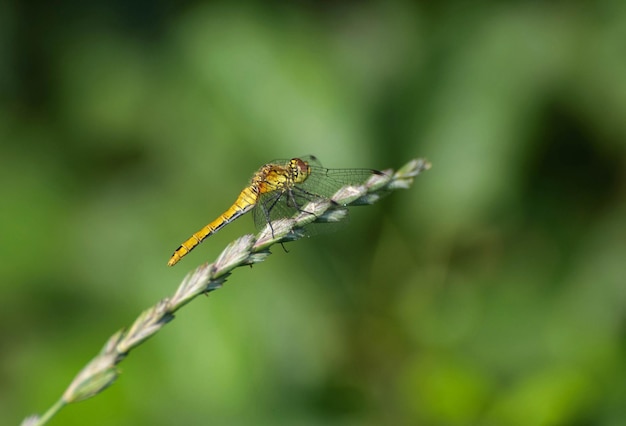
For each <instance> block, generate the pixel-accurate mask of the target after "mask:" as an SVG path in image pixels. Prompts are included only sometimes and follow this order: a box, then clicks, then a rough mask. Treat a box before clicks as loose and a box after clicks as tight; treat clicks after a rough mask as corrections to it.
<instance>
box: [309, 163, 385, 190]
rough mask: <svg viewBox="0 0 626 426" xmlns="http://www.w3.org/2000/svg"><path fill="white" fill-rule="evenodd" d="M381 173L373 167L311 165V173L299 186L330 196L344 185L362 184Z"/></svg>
mask: <svg viewBox="0 0 626 426" xmlns="http://www.w3.org/2000/svg"><path fill="white" fill-rule="evenodd" d="M381 173H382V172H379V171H377V170H373V169H326V168H324V167H319V166H311V174H310V175H309V177H308V178H307V179H306V180H305V181H304V182H302V184H299V185H298V186H300V187H302V189H303V190H306V191H308V192H310V193H312V194H316V195H317V196H319V197H323V198H330V197H331V196H332V195H334V194H335V192H337V191H338V190H339V189H340V188H342V187H344V186H347V185H361V184H363V183H364V182H365V181H366V180H368V179H369V178H370V177H371V176H372V175H375V174H381Z"/></svg>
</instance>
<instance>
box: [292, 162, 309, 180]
mask: <svg viewBox="0 0 626 426" xmlns="http://www.w3.org/2000/svg"><path fill="white" fill-rule="evenodd" d="M290 166H291V172H292V174H293V180H294V182H296V183H301V182H304V181H305V180H306V178H307V177H308V176H309V174H311V168H310V167H309V163H307V162H306V161H303V160H301V159H299V158H294V159H292V160H291V161H290Z"/></svg>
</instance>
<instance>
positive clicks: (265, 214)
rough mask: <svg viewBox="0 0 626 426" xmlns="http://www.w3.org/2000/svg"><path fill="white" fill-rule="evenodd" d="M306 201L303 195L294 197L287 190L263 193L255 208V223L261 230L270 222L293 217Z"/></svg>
mask: <svg viewBox="0 0 626 426" xmlns="http://www.w3.org/2000/svg"><path fill="white" fill-rule="evenodd" d="M305 203H306V201H305V200H303V199H302V197H294V196H291V194H290V193H289V192H287V191H285V192H282V191H272V192H268V193H266V194H263V195H261V197H260V198H259V201H258V203H257V206H256V207H255V208H254V213H253V215H254V224H255V226H256V228H257V229H258V230H261V229H263V228H264V227H265V225H267V223H268V222H273V221H275V220H277V219H283V218H288V217H292V216H293V215H295V214H296V213H298V212H299V211H301V207H302V206H303V205H304V204H305Z"/></svg>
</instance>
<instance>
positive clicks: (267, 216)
mask: <svg viewBox="0 0 626 426" xmlns="http://www.w3.org/2000/svg"><path fill="white" fill-rule="evenodd" d="M282 197H283V193H282V192H281V193H280V194H279V195H278V197H275V199H274V200H272V202H271V204H270V205H269V206H266V205H265V204H262V205H261V208H262V209H263V214H264V215H265V220H266V221H267V224H268V225H269V226H270V231H272V238H274V228H273V227H272V218H271V216H270V212H271V211H272V209H273V208H274V206H276V203H278V201H280V199H281V198H282Z"/></svg>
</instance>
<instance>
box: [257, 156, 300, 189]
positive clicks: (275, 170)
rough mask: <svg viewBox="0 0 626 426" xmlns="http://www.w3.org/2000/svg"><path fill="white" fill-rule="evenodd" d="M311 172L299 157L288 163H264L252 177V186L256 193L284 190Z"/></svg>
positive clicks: (298, 182)
mask: <svg viewBox="0 0 626 426" xmlns="http://www.w3.org/2000/svg"><path fill="white" fill-rule="evenodd" d="M310 174H311V167H310V166H309V163H307V162H306V161H303V160H301V159H299V158H294V159H292V160H289V163H287V164H285V165H282V164H266V165H265V166H263V167H262V168H261V169H260V170H259V171H258V172H257V173H256V174H255V175H254V177H253V178H252V186H253V187H254V188H256V189H257V192H258V194H265V193H268V192H272V191H286V190H288V189H289V188H291V187H293V185H295V184H300V183H302V182H304V181H305V180H306V178H307V177H308V176H309V175H310Z"/></svg>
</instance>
